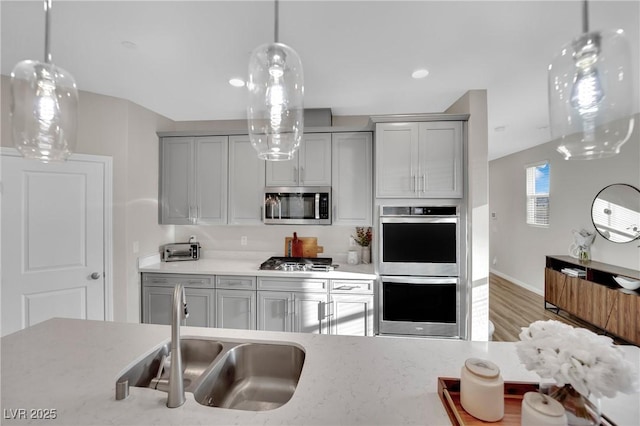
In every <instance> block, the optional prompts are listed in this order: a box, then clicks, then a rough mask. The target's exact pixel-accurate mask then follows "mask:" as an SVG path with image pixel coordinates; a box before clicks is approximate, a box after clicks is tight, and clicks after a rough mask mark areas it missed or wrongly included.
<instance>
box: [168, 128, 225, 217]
mask: <svg viewBox="0 0 640 426" xmlns="http://www.w3.org/2000/svg"><path fill="white" fill-rule="evenodd" d="M227 158H228V137H226V136H207V137H165V138H162V139H161V142H160V205H159V210H160V215H159V216H160V218H159V219H160V223H161V224H174V225H191V224H201V225H213V224H224V223H226V222H227Z"/></svg>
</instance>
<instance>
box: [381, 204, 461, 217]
mask: <svg viewBox="0 0 640 426" xmlns="http://www.w3.org/2000/svg"><path fill="white" fill-rule="evenodd" d="M457 215H458V207H457V206H428V207H420V206H418V207H415V206H411V207H408V206H382V216H457Z"/></svg>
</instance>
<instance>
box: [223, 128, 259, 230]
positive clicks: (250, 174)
mask: <svg viewBox="0 0 640 426" xmlns="http://www.w3.org/2000/svg"><path fill="white" fill-rule="evenodd" d="M264 184H265V161H264V160H261V159H259V158H258V154H257V152H256V150H255V149H254V148H253V146H252V145H251V140H250V139H249V136H229V220H228V223H229V224H242V225H257V224H261V223H262V203H263V200H264Z"/></svg>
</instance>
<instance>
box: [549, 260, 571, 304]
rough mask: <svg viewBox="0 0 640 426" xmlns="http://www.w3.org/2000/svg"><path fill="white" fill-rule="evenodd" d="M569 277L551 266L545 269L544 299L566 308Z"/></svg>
mask: <svg viewBox="0 0 640 426" xmlns="http://www.w3.org/2000/svg"><path fill="white" fill-rule="evenodd" d="M568 278H569V277H568V276H567V275H565V274H563V273H561V272H558V271H555V270H553V269H551V268H546V269H545V280H544V300H545V301H546V302H549V303H551V304H552V305H554V306H556V307H558V308H560V309H565V308H566V307H567V294H566V289H565V286H566V284H567V279H568Z"/></svg>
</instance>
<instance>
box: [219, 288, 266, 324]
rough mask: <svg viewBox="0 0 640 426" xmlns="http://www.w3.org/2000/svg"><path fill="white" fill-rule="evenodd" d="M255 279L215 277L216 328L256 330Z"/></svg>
mask: <svg viewBox="0 0 640 426" xmlns="http://www.w3.org/2000/svg"><path fill="white" fill-rule="evenodd" d="M256 318H257V316H256V277H241V276H216V326H217V327H218V328H235V329H240V330H255V329H256Z"/></svg>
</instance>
